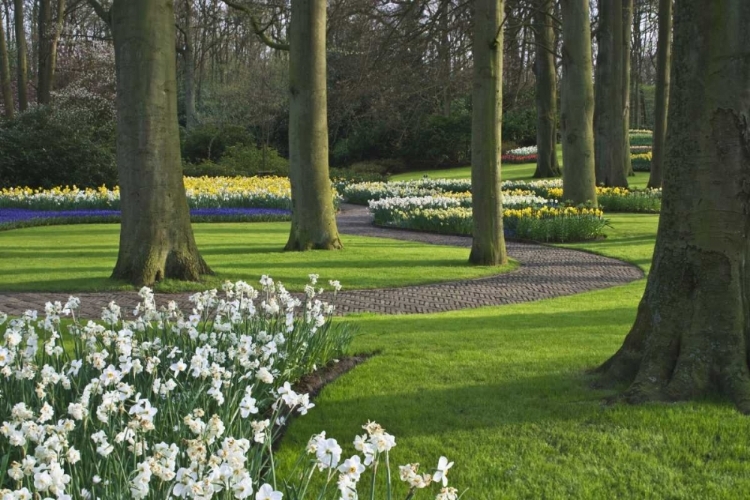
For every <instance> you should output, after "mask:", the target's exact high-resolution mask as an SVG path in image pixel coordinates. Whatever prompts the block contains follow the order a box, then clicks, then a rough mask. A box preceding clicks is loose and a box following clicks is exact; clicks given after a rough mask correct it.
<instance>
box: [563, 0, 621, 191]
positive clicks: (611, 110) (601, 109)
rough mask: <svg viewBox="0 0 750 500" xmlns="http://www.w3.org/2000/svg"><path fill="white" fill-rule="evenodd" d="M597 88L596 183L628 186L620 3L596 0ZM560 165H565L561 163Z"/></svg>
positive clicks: (595, 119)
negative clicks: (597, 18) (597, 15)
mask: <svg viewBox="0 0 750 500" xmlns="http://www.w3.org/2000/svg"><path fill="white" fill-rule="evenodd" d="M596 39H597V41H598V53H597V57H596V82H595V83H596V88H595V106H594V149H595V163H596V182H597V184H601V185H605V186H621V187H627V185H628V179H627V173H628V172H627V171H626V159H625V157H626V156H629V155H630V151H626V148H625V141H624V137H625V134H627V130H628V125H627V124H626V123H625V122H624V121H623V119H624V117H625V108H624V104H625V99H624V90H623V83H624V82H625V77H624V76H623V72H624V64H623V63H624V55H623V52H624V50H623V49H624V42H623V0H599V26H598V28H597V32H596ZM563 164H565V163H564V162H563Z"/></svg>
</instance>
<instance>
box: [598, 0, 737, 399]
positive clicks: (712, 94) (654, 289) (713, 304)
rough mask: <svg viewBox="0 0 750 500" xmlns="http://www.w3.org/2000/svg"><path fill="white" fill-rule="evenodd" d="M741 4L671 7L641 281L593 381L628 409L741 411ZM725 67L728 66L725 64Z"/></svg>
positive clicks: (730, 0)
mask: <svg viewBox="0 0 750 500" xmlns="http://www.w3.org/2000/svg"><path fill="white" fill-rule="evenodd" d="M748 26H750V4H748V3H747V2H746V1H744V0H715V1H712V2H705V1H703V0H678V1H677V3H676V5H675V30H674V34H675V38H674V62H673V69H672V77H673V81H674V88H673V92H672V96H673V99H672V100H671V103H670V109H669V122H668V128H669V131H668V138H669V139H668V144H667V153H668V154H667V157H666V161H665V172H664V194H663V202H662V211H661V218H660V221H659V230H658V233H657V240H656V248H655V250H654V257H653V264H652V267H651V273H650V274H649V277H648V283H647V285H646V291H645V293H644V295H643V298H642V300H641V303H640V306H639V308H638V315H637V318H636V321H635V324H634V325H633V327H632V329H631V331H630V333H629V334H628V336H627V337H626V339H625V342H624V344H623V346H622V347H621V348H620V350H619V351H618V352H617V353H616V354H615V355H614V356H613V357H612V358H610V359H609V360H608V361H607V362H606V363H604V364H603V365H602V366H601V367H599V369H598V370H597V371H598V372H599V373H600V374H601V375H602V377H603V380H604V381H614V382H623V381H624V382H627V383H629V384H630V386H629V388H628V389H627V391H626V392H625V393H624V398H625V399H626V400H628V401H630V402H636V403H637V402H642V401H648V400H683V399H691V398H697V397H701V396H705V395H707V394H715V393H721V394H724V395H726V396H728V397H729V398H731V399H732V401H734V403H735V404H736V405H737V407H738V408H739V409H740V410H741V411H743V412H746V413H747V412H750V369H749V368H748V357H749V356H750V216H749V215H748V214H750V93H748V92H747V88H748V81H749V77H748V75H750V59H749V58H748V57H747V47H748V46H750V30H748V29H747V27H748ZM728 61H731V64H729V63H728Z"/></svg>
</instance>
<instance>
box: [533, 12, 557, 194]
mask: <svg viewBox="0 0 750 500" xmlns="http://www.w3.org/2000/svg"><path fill="white" fill-rule="evenodd" d="M553 8H554V1H553V0H537V3H536V5H535V12H534V36H535V38H536V62H535V65H534V69H535V73H536V147H537V156H536V171H535V172H534V177H535V178H537V179H540V178H545V177H558V176H559V175H560V166H559V165H558V163H557V149H556V146H557V69H556V66H555V46H554V43H555V34H554V29H553V26H552V19H553V17H552V16H553Z"/></svg>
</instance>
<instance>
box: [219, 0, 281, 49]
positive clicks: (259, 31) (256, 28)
mask: <svg viewBox="0 0 750 500" xmlns="http://www.w3.org/2000/svg"><path fill="white" fill-rule="evenodd" d="M222 2H224V3H225V4H226V5H228V6H229V7H231V8H233V9H237V10H241V11H242V12H244V13H245V14H247V15H248V16H250V24H251V26H252V27H253V32H255V34H256V35H257V36H258V38H260V41H261V42H263V43H264V44H266V45H268V46H269V47H271V48H272V49H276V50H287V51H288V50H289V44H288V43H280V42H276V41H274V40H272V39H271V37H269V36H268V35H267V34H266V29H268V27H266V28H261V27H260V22H258V18H257V17H255V14H253V13H252V12H251V11H250V7H248V6H247V5H242V4H239V3H235V2H234V0H222Z"/></svg>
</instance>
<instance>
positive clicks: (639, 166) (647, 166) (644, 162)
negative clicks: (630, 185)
mask: <svg viewBox="0 0 750 500" xmlns="http://www.w3.org/2000/svg"><path fill="white" fill-rule="evenodd" d="M630 161H631V163H632V164H633V170H635V171H636V172H650V171H651V151H648V152H646V153H637V154H631V155H630Z"/></svg>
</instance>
